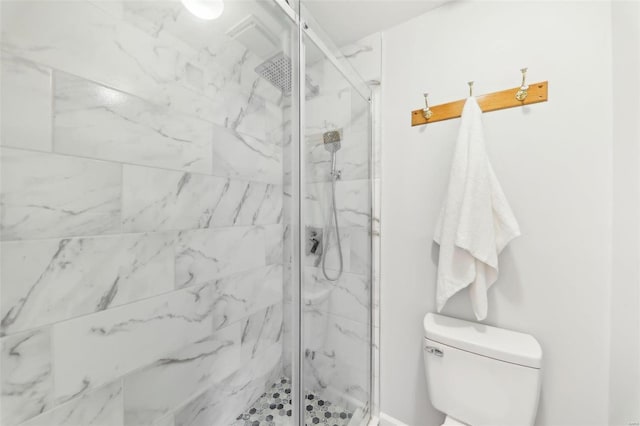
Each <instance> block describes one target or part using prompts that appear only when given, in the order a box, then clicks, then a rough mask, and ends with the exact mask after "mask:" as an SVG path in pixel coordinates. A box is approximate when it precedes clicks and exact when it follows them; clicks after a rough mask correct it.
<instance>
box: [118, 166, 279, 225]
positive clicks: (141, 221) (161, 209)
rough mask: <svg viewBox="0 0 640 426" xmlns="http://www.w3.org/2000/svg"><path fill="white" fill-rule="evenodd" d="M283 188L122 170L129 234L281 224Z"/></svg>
mask: <svg viewBox="0 0 640 426" xmlns="http://www.w3.org/2000/svg"><path fill="white" fill-rule="evenodd" d="M281 215H282V187H280V186H277V185H272V184H266V183H260V182H248V181H242V180H235V179H225V178H220V177H215V176H207V175H202V174H197V173H188V172H175V171H171V170H164V169H154V168H148V167H137V166H127V165H125V166H124V175H123V195H122V216H123V228H124V230H126V231H133V232H140V231H156V230H167V229H172V230H189V229H199V228H211V227H224V226H243V225H263V224H264V225H267V224H275V223H278V222H280V221H281Z"/></svg>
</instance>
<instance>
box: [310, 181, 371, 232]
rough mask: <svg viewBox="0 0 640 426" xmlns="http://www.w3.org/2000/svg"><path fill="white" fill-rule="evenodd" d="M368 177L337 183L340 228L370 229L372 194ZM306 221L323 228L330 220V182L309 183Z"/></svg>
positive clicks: (331, 212)
mask: <svg viewBox="0 0 640 426" xmlns="http://www.w3.org/2000/svg"><path fill="white" fill-rule="evenodd" d="M370 192H371V191H370V186H369V181H368V180H350V181H338V182H336V206H337V210H338V223H339V226H340V227H363V228H369V226H370V225H369V222H370V217H371V195H370ZM305 202H306V217H305V220H306V224H307V225H310V226H317V227H322V226H326V224H328V223H329V219H330V217H331V216H330V215H332V214H333V210H332V209H331V203H332V202H333V201H332V194H331V183H329V182H316V183H310V184H308V185H307V186H306V194H305Z"/></svg>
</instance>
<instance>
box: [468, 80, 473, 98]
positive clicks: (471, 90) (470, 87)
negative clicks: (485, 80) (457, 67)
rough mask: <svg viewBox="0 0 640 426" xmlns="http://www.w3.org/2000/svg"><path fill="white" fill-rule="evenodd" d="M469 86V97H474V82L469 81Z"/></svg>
mask: <svg viewBox="0 0 640 426" xmlns="http://www.w3.org/2000/svg"><path fill="white" fill-rule="evenodd" d="M467 84H468V85H469V97H472V96H473V81H469V82H467Z"/></svg>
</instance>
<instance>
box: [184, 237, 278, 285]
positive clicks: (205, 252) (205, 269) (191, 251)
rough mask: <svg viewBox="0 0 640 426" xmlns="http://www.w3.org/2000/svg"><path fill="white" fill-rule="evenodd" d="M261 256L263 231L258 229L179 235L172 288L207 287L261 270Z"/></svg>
mask: <svg viewBox="0 0 640 426" xmlns="http://www.w3.org/2000/svg"><path fill="white" fill-rule="evenodd" d="M265 256H266V255H265V240H264V231H263V230H262V229H261V228H260V227H230V228H217V229H198V230H195V231H184V232H181V233H180V234H179V237H178V243H177V246H176V286H177V287H178V288H181V287H187V286H192V285H200V284H208V283H212V282H214V281H215V280H217V279H219V278H221V277H224V276H229V275H232V274H234V273H237V272H241V271H246V270H249V269H251V268H255V267H259V266H264V265H265V264H266V257H265Z"/></svg>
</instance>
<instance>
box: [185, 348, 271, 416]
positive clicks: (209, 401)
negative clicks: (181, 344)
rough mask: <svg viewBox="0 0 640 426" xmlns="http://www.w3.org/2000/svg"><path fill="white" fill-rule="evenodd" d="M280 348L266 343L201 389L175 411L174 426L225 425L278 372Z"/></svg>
mask: <svg viewBox="0 0 640 426" xmlns="http://www.w3.org/2000/svg"><path fill="white" fill-rule="evenodd" d="M281 358H282V348H281V346H280V345H279V344H276V345H273V346H271V347H269V348H268V349H267V350H266V351H264V352H263V353H262V356H260V357H256V358H254V359H253V360H252V361H251V362H250V363H248V364H246V365H245V366H244V367H243V368H242V369H240V370H238V371H237V372H236V373H235V374H233V375H232V376H230V377H229V378H228V379H227V380H225V381H223V382H222V383H220V384H218V385H216V386H214V387H213V388H211V389H209V390H208V391H206V392H204V393H203V394H201V395H200V396H198V397H197V398H195V399H194V400H193V401H192V402H190V403H189V404H187V405H186V406H185V407H184V408H183V409H182V410H180V411H178V412H177V413H176V415H175V426H228V425H230V424H232V423H233V421H234V420H235V419H236V418H237V416H238V415H240V414H241V413H242V412H243V411H244V410H245V409H246V408H247V407H249V406H251V404H252V403H253V402H254V401H255V400H257V399H258V398H259V397H260V395H262V394H263V393H264V391H265V390H266V388H267V386H268V385H270V384H271V383H272V381H273V380H274V379H275V378H276V377H278V376H279V375H280V373H281Z"/></svg>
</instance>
